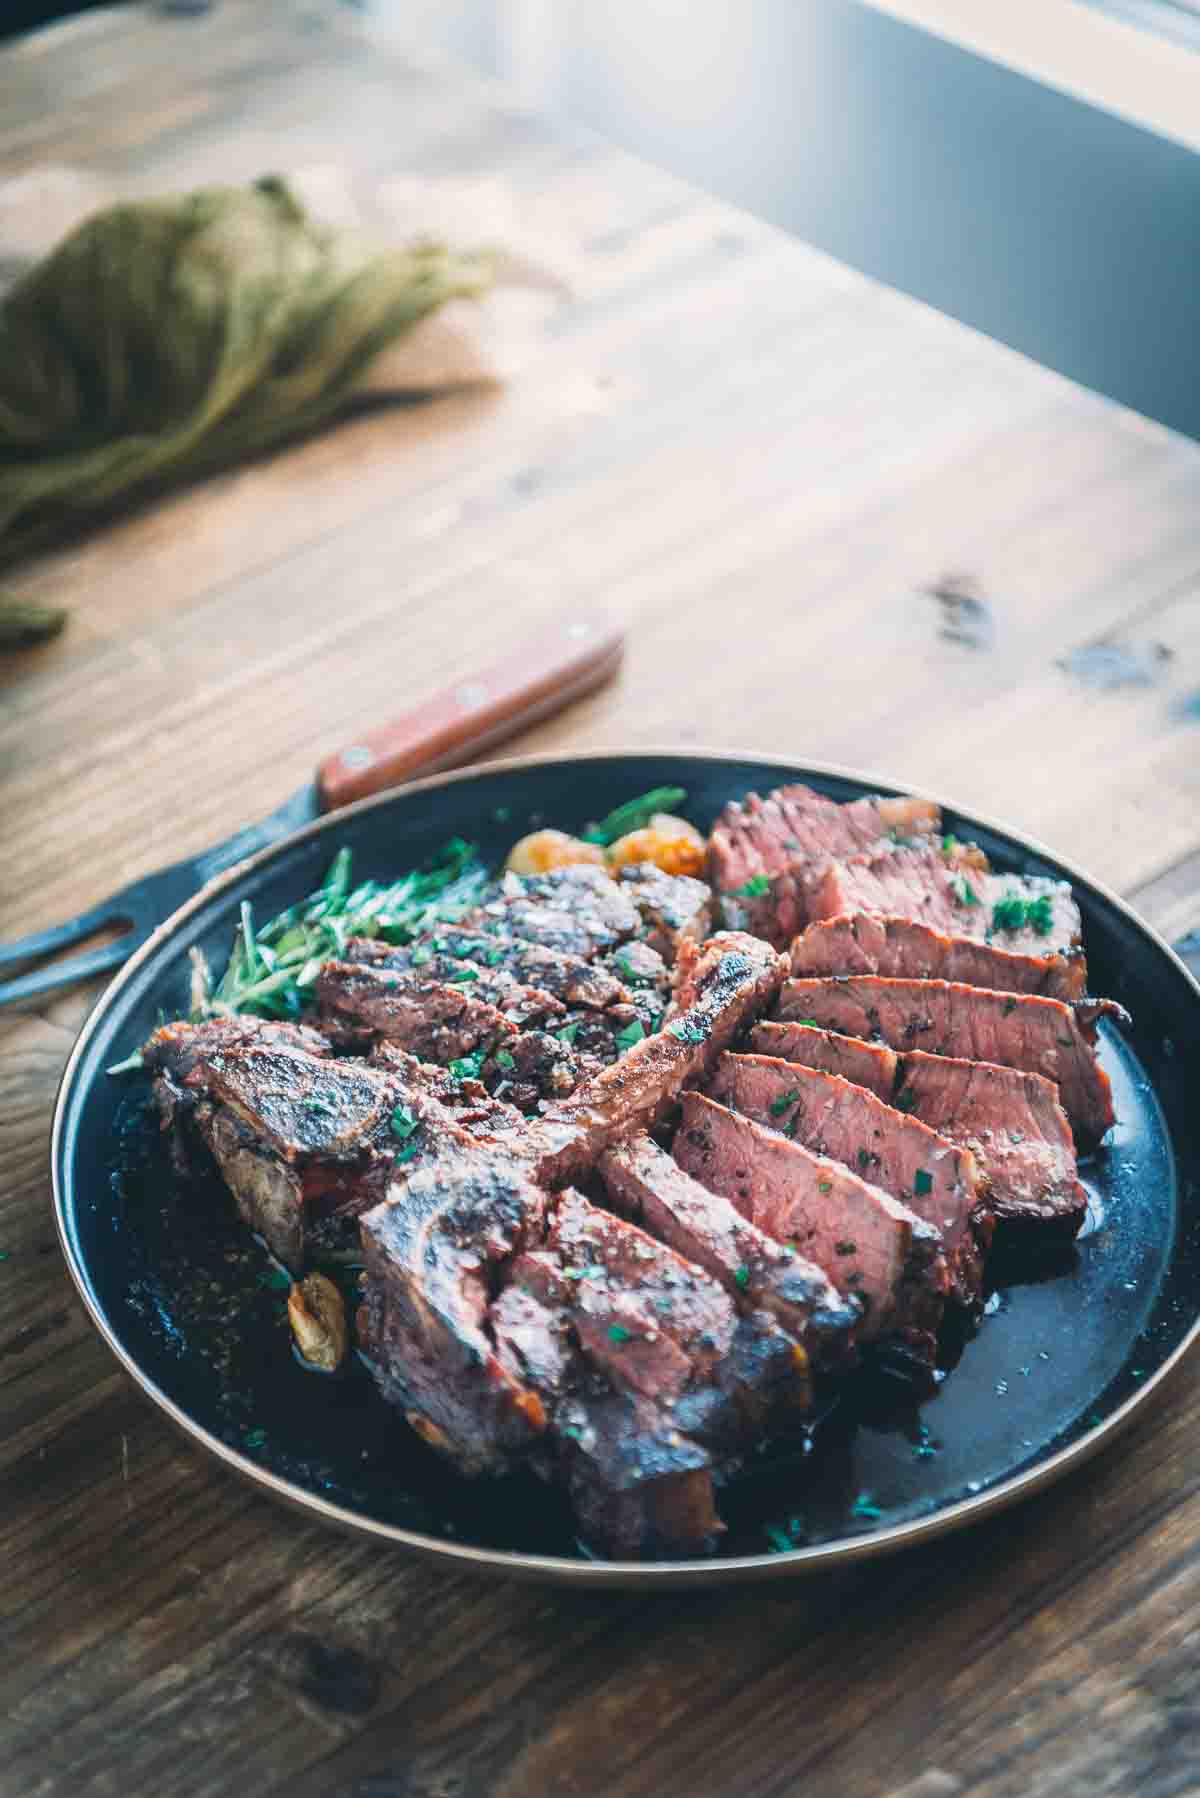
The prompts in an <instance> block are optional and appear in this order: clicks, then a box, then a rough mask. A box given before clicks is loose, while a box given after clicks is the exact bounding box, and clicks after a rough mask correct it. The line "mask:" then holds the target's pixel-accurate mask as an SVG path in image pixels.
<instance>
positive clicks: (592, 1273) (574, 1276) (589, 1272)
mask: <svg viewBox="0 0 1200 1798" xmlns="http://www.w3.org/2000/svg"><path fill="white" fill-rule="evenodd" d="M604 1271H605V1269H604V1263H603V1262H601V1261H591V1262H589V1263H588V1265H587V1266H586V1267H569V1268H568V1269H567V1278H568V1280H599V1279H602V1278H603V1277H604Z"/></svg>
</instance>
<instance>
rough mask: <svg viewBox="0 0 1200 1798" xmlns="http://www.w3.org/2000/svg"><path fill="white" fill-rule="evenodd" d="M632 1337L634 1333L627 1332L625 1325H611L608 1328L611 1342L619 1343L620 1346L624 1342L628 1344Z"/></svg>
mask: <svg viewBox="0 0 1200 1798" xmlns="http://www.w3.org/2000/svg"><path fill="white" fill-rule="evenodd" d="M632 1335H633V1331H632V1330H627V1329H626V1328H625V1325H624V1324H609V1326H608V1337H609V1341H610V1342H615V1343H617V1344H618V1346H619V1345H620V1344H621V1343H622V1342H628V1341H629V1340H630V1338H631V1337H632Z"/></svg>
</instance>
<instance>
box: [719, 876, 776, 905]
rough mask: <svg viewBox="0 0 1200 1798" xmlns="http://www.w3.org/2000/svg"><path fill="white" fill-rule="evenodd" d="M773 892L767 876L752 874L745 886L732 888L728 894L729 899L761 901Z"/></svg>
mask: <svg viewBox="0 0 1200 1798" xmlns="http://www.w3.org/2000/svg"><path fill="white" fill-rule="evenodd" d="M770 890H771V883H770V881H769V880H768V879H767V877H766V875H765V874H752V875H751V876H750V878H749V880H748V881H747V882H746V884H745V886H740V887H730V888H728V890H727V892H726V898H728V899H761V898H762V897H763V895H764V894H766V893H769V892H770Z"/></svg>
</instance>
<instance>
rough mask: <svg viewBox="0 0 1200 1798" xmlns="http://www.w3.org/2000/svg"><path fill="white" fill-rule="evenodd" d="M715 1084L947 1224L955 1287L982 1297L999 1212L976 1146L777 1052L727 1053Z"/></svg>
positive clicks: (727, 1097) (938, 1225)
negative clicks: (984, 1209) (991, 1204)
mask: <svg viewBox="0 0 1200 1798" xmlns="http://www.w3.org/2000/svg"><path fill="white" fill-rule="evenodd" d="M707 1092H708V1094H709V1096H710V1098H713V1099H716V1100H718V1101H719V1102H720V1103H722V1104H724V1105H727V1106H728V1107H729V1108H730V1110H732V1111H737V1112H740V1113H741V1114H742V1115H743V1116H744V1117H749V1118H753V1119H754V1120H755V1121H756V1122H757V1123H760V1124H763V1125H765V1126H766V1127H767V1128H768V1129H773V1130H778V1131H780V1132H781V1133H782V1134H783V1135H785V1136H788V1137H790V1138H791V1139H792V1140H793V1141H794V1142H799V1143H803V1144H804V1146H805V1147H806V1148H809V1149H812V1150H813V1151H814V1152H815V1153H816V1154H818V1155H827V1156H830V1157H831V1158H832V1159H833V1160H834V1161H840V1162H841V1163H842V1164H843V1165H844V1166H846V1167H849V1168H854V1169H856V1170H857V1171H858V1173H859V1174H861V1176H862V1177H863V1179H865V1180H869V1181H871V1182H872V1184H874V1185H876V1186H880V1187H882V1189H883V1190H884V1192H887V1193H891V1195H892V1197H893V1198H896V1199H900V1200H902V1201H903V1203H904V1204H906V1205H907V1206H908V1207H909V1209H910V1210H911V1211H913V1212H915V1214H916V1215H917V1216H918V1217H920V1218H924V1220H925V1222H926V1223H928V1224H930V1225H932V1227H933V1228H934V1229H935V1230H937V1231H938V1232H939V1234H940V1236H941V1240H942V1246H943V1251H944V1254H945V1257H946V1264H947V1267H948V1269H949V1273H950V1290H951V1294H952V1296H953V1297H954V1298H955V1299H956V1300H957V1301H958V1303H959V1304H961V1305H964V1306H966V1307H967V1308H968V1309H974V1308H976V1307H977V1306H978V1304H979V1301H980V1295H981V1291H982V1286H983V1250H984V1248H985V1246H986V1242H987V1240H989V1239H990V1236H991V1219H990V1217H987V1216H985V1215H979V1208H980V1206H981V1203H982V1200H983V1196H984V1195H983V1188H982V1184H981V1180H980V1174H979V1170H978V1168H977V1166H976V1162H975V1157H974V1155H973V1154H972V1153H971V1151H970V1149H967V1148H964V1147H963V1146H962V1145H961V1144H959V1143H955V1142H952V1141H951V1140H950V1139H949V1138H947V1137H945V1136H940V1135H939V1134H938V1133H937V1131H935V1130H933V1129H931V1128H930V1127H929V1126H928V1125H927V1124H925V1123H922V1122H921V1121H919V1120H918V1119H917V1118H915V1117H909V1116H906V1115H905V1114H904V1113H902V1112H899V1111H894V1110H893V1109H892V1108H891V1106H890V1105H888V1104H886V1103H885V1102H884V1100H882V1099H880V1098H878V1097H876V1095H875V1094H874V1093H871V1092H868V1091H866V1089H865V1088H863V1087H861V1086H852V1085H851V1084H850V1082H849V1081H847V1080H843V1079H841V1078H840V1077H839V1076H838V1075H836V1074H825V1073H821V1072H818V1071H817V1070H816V1069H814V1068H806V1067H800V1066H796V1065H793V1064H790V1063H788V1062H786V1061H780V1060H778V1059H775V1058H774V1057H771V1056H766V1055H729V1054H726V1055H722V1056H721V1058H720V1060H719V1061H718V1062H717V1066H716V1069H715V1072H714V1074H713V1076H712V1078H711V1080H710V1081H709V1083H708V1087H707ZM977 1232H978V1234H977ZM980 1235H982V1237H983V1239H984V1240H983V1241H982V1242H981V1241H980Z"/></svg>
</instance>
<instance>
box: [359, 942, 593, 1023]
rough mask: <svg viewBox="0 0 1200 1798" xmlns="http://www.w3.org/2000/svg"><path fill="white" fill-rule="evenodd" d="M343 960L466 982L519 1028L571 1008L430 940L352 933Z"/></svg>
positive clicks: (453, 983) (449, 981)
mask: <svg viewBox="0 0 1200 1798" xmlns="http://www.w3.org/2000/svg"><path fill="white" fill-rule="evenodd" d="M340 959H341V960H342V961H344V962H353V963H355V964H360V963H361V964H364V965H365V966H367V967H370V968H374V969H382V970H385V971H387V972H389V973H393V974H408V975H411V976H413V977H414V979H415V980H416V981H431V980H432V981H437V982H438V983H439V984H440V985H442V986H461V987H462V988H463V989H464V991H466V992H468V993H469V996H470V997H471V998H472V999H479V1000H482V1001H483V1002H484V1003H485V1004H486V1005H492V1006H494V1007H495V1009H496V1010H497V1011H500V1012H503V1014H504V1016H505V1017H506V1018H507V1019H508V1020H509V1022H510V1023H512V1024H515V1025H516V1026H517V1028H518V1029H519V1030H526V1029H531V1028H536V1027H537V1026H539V1025H546V1024H550V1023H552V1022H553V1020H554V1019H556V1018H560V1017H562V1015H563V1013H564V1011H565V1010H566V1007H565V1006H564V1005H563V1003H562V1001H561V999H556V998H555V997H554V995H553V994H552V993H548V992H546V991H545V990H544V989H543V988H541V987H537V986H531V985H529V984H527V983H526V982H524V981H520V980H515V979H514V978H513V976H512V975H511V974H509V973H508V972H507V971H506V970H505V969H504V968H501V967H491V966H489V965H488V964H487V962H485V961H472V960H471V959H470V957H467V956H462V955H455V954H452V953H450V952H449V951H446V950H438V949H435V948H434V946H433V944H432V943H429V942H423V943H410V944H407V945H405V946H404V947H403V948H396V947H394V946H393V945H392V944H391V943H381V942H379V941H378V939H376V938H373V937H352V938H351V940H350V941H349V942H348V943H347V944H346V953H345V955H344V956H342V957H341V958H340Z"/></svg>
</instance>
